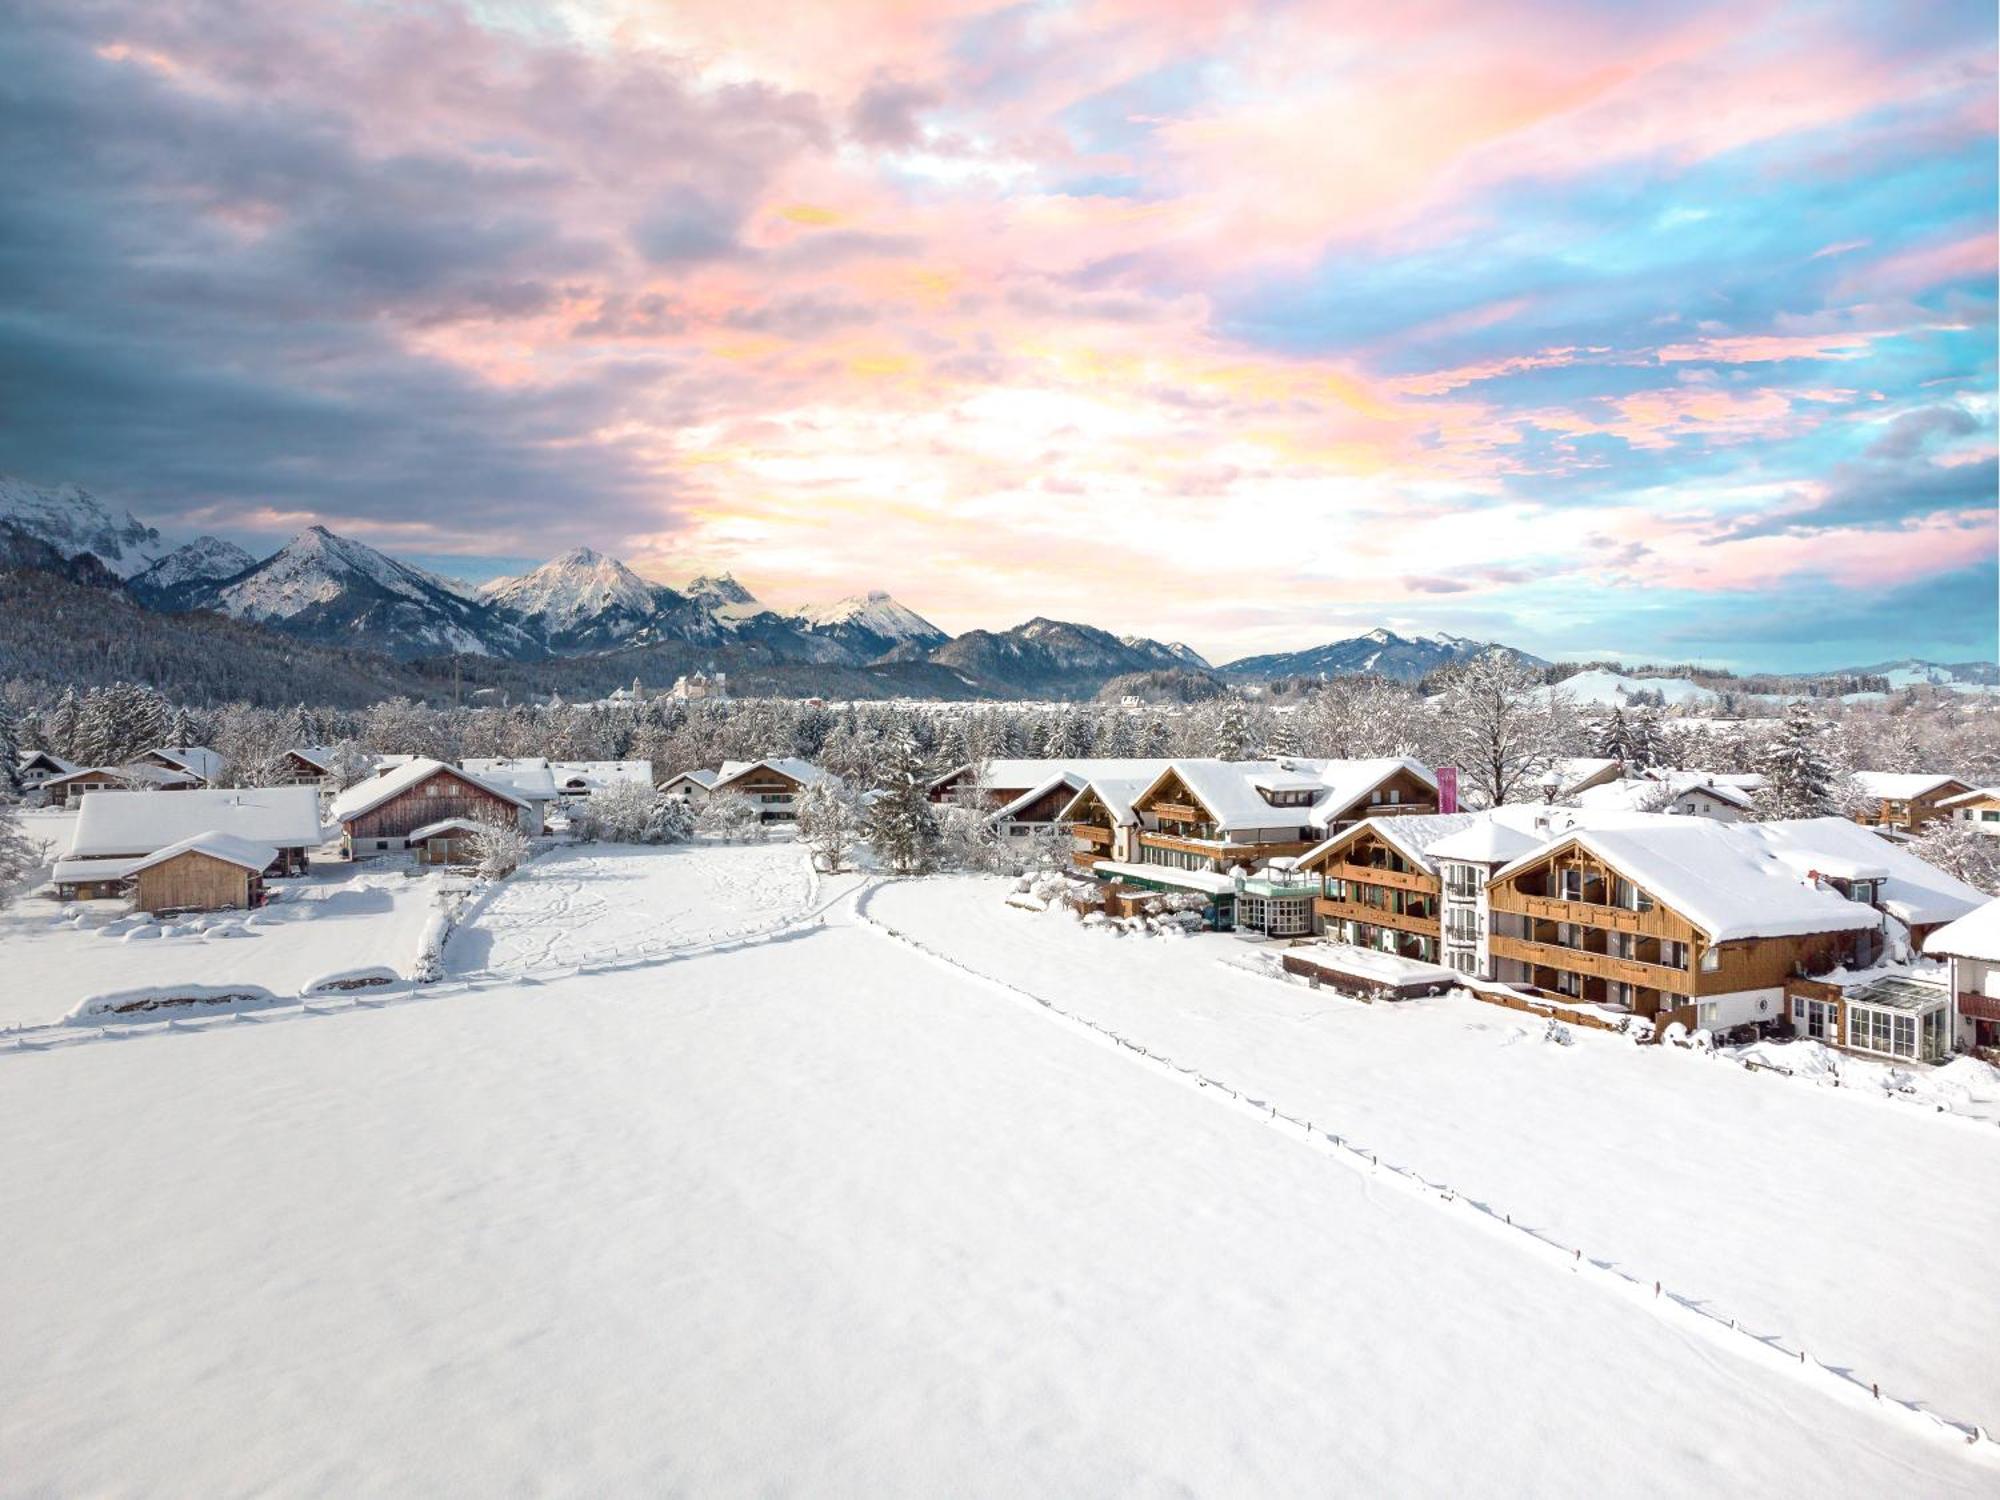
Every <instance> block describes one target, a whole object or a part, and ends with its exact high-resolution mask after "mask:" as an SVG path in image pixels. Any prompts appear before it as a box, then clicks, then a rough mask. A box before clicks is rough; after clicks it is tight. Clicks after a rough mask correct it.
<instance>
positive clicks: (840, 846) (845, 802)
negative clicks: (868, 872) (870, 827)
mask: <svg viewBox="0 0 2000 1500" xmlns="http://www.w3.org/2000/svg"><path fill="white" fill-rule="evenodd" d="M798 813H799V837H801V838H802V839H804V840H805V841H806V843H807V845H808V846H809V847H810V848H811V850H812V853H813V860H814V862H815V863H816V864H817V865H818V866H819V868H820V869H822V870H826V871H829V872H831V871H834V870H838V869H839V868H840V867H841V864H842V862H843V861H845V860H846V858H847V853H848V851H849V850H850V849H852V848H853V847H854V845H855V842H856V841H857V840H858V839H859V838H860V836H861V829H862V825H863V823H864V821H865V819H864V818H863V816H862V811H861V803H860V799H859V798H857V797H856V796H855V795H854V794H853V793H852V792H850V791H848V790H847V787H846V785H845V784H844V783H842V782H839V781H836V780H834V779H833V778H832V777H830V776H829V777H825V778H823V779H822V780H819V781H815V782H813V783H812V784H811V785H809V786H808V787H807V788H806V789H805V790H804V791H803V792H801V793H800V794H799V807H798Z"/></svg>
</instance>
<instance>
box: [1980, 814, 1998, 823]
mask: <svg viewBox="0 0 2000 1500" xmlns="http://www.w3.org/2000/svg"><path fill="white" fill-rule="evenodd" d="M1979 817H1980V820H1981V821H1982V822H1986V823H2000V812H1983V813H1981V814H1980V815H1979Z"/></svg>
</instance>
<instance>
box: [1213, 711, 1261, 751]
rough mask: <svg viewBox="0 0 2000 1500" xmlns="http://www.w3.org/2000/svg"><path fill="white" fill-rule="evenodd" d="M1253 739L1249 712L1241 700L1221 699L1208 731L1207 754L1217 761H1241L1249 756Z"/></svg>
mask: <svg viewBox="0 0 2000 1500" xmlns="http://www.w3.org/2000/svg"><path fill="white" fill-rule="evenodd" d="M1253 739H1254V733H1253V731H1252V729H1251V726H1250V711H1249V710H1248V709H1247V708H1245V707H1244V706H1243V700H1242V699H1240V698H1225V699H1223V700H1222V706H1221V707H1220V708H1219V709H1218V710H1217V711H1216V715H1215V722H1214V724H1213V726H1212V727H1211V728H1210V730H1209V735H1208V742H1209V752H1208V753H1209V754H1210V755H1213V756H1215V757H1216V759H1218V760H1243V759H1246V758H1247V757H1248V756H1249V754H1250V751H1251V748H1252V741H1253Z"/></svg>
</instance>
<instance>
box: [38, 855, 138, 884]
mask: <svg viewBox="0 0 2000 1500" xmlns="http://www.w3.org/2000/svg"><path fill="white" fill-rule="evenodd" d="M141 857H142V856H139V855H136V854H126V855H120V856H116V857H107V856H99V857H97V858H95V859H59V860H57V861H56V862H55V864H54V866H53V867H52V868H51V869H50V871H49V878H50V879H51V880H53V881H54V882H55V883H56V884H57V885H74V884H76V883H78V882H79V881H85V880H123V879H124V878H125V877H126V876H127V875H130V874H131V873H132V866H134V865H136V864H137V863H138V862H139V860H140V858H141Z"/></svg>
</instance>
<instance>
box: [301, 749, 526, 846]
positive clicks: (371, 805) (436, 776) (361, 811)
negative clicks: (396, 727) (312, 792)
mask: <svg viewBox="0 0 2000 1500" xmlns="http://www.w3.org/2000/svg"><path fill="white" fill-rule="evenodd" d="M333 818H334V821H335V822H337V823H339V824H340V843H341V850H342V852H343V853H345V854H346V855H347V857H348V858H349V859H368V858H371V857H373V856H376V855H382V854H394V853H400V852H402V851H403V850H405V849H407V848H408V847H409V844H410V836H411V835H412V834H413V833H415V832H416V831H417V830H419V829H422V828H428V827H429V826H430V825H432V824H434V823H439V822H443V821H444V820H446V819H448V818H464V819H467V820H469V821H472V822H475V823H510V824H513V825H515V826H516V827H518V828H520V830H521V831H522V832H523V833H528V834H539V833H540V832H541V831H542V809H541V804H540V803H539V802H537V801H532V800H530V799H528V798H526V797H523V796H521V795H520V794H518V793H517V792H515V791H514V790H513V788H512V787H509V786H503V785H495V784H492V783H489V782H486V781H483V780H481V779H480V778H479V777H477V776H474V775H473V774H472V773H471V772H470V771H462V770H460V769H459V768H458V767H457V766H448V765H446V764H445V763H444V762H443V761H440V760H426V759H417V760H413V761H410V762H409V763H408V764H406V765H401V766H397V767H396V768H395V769H394V770H391V771H384V772H383V773H382V774H381V775H379V776H375V777H372V778H370V779H369V780H367V781H362V782H357V783H356V784H355V785H353V786H351V787H349V788H348V789H347V790H346V791H344V792H342V793H341V794H340V795H339V796H338V797H336V798H334V799H333Z"/></svg>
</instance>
